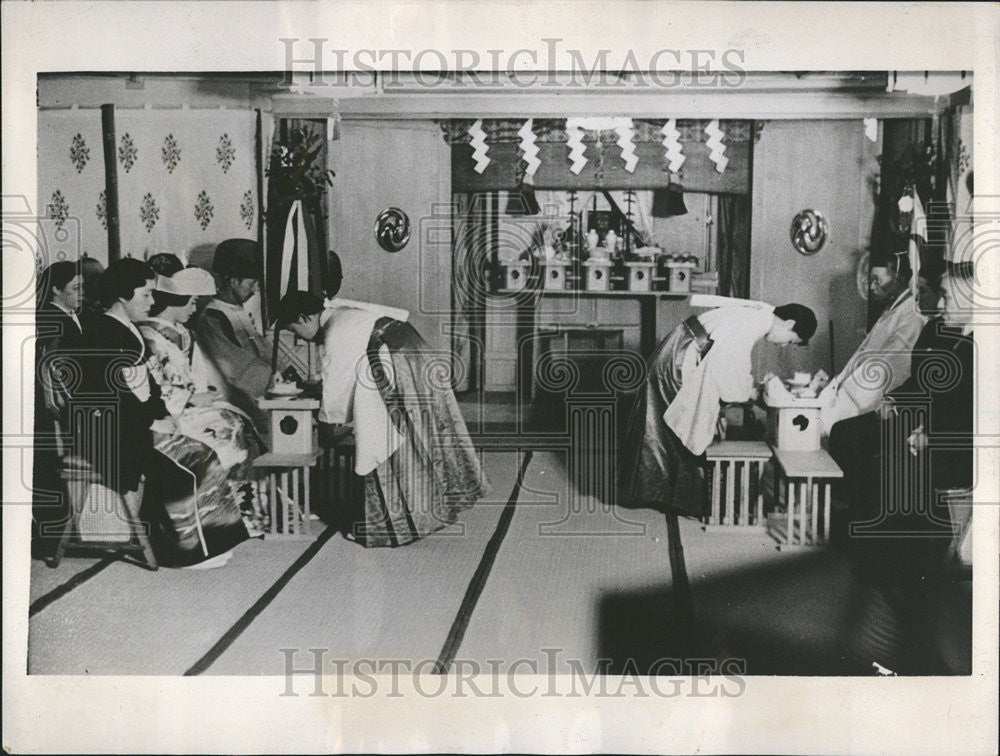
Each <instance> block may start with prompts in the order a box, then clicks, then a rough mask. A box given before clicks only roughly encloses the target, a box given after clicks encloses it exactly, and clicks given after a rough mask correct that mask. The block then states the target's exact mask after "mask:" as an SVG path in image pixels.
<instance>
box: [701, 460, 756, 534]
mask: <svg viewBox="0 0 1000 756" xmlns="http://www.w3.org/2000/svg"><path fill="white" fill-rule="evenodd" d="M705 456H706V457H707V458H708V461H709V464H710V466H711V468H712V493H711V496H712V511H711V512H710V513H709V516H708V517H707V518H705V529H706V530H708V529H709V528H712V527H714V526H719V525H724V526H726V527H740V528H747V527H759V528H763V527H764V525H765V523H764V494H763V491H762V490H761V485H760V478H761V472H762V467H763V465H764V463H765V462H767V461H768V460H769V459H771V457H772V452H771V447H769V446H768V445H767V444H766V443H764V442H763V441H719V442H716V443H714V444H712V445H711V446H709V447H708V449H706V450H705ZM737 465H738V466H739V468H740V469H739V470H738V471H737ZM723 486H725V501H723V497H722V493H723Z"/></svg>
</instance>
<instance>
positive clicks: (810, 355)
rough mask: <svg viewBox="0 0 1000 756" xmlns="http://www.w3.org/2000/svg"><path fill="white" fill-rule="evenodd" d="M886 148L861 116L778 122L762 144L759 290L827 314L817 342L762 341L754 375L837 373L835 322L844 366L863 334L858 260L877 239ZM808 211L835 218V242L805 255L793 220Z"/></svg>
mask: <svg viewBox="0 0 1000 756" xmlns="http://www.w3.org/2000/svg"><path fill="white" fill-rule="evenodd" d="M877 154H878V145H877V144H876V143H873V142H871V141H870V140H868V139H867V138H866V137H865V134H864V125H863V123H862V121H861V120H860V119H858V120H850V121H770V122H767V123H766V124H765V125H764V128H763V133H762V134H761V136H760V141H759V142H758V143H757V144H756V146H755V149H754V163H753V216H752V226H751V256H750V266H751V270H750V296H751V297H753V298H755V299H762V300H764V301H767V302H771V303H772V304H775V305H781V304H785V303H787V302H799V303H801V304H804V305H807V306H808V307H811V308H812V309H813V310H814V311H815V313H816V318H817V320H818V321H819V326H818V330H817V332H816V336H815V337H814V338H813V339H812V341H811V343H810V345H809V346H808V347H805V348H802V347H790V348H783V349H779V348H777V347H775V346H773V345H771V344H766V345H762V346H760V347H759V348H758V349H757V350H756V355H755V373H757V372H758V371H759V373H758V374H763V372H765V371H768V370H770V371H774V372H777V373H779V374H782V375H785V374H789V373H790V372H791V371H794V370H809V371H813V372H815V371H816V370H818V369H820V368H823V369H824V370H826V371H827V372H830V341H829V330H828V329H829V323H830V321H831V320H832V321H833V327H834V347H835V351H834V354H835V364H834V369H835V370H840V368H841V367H843V365H844V364H845V363H846V362H847V360H848V358H849V357H850V356H851V354H852V353H853V352H854V349H855V348H856V347H857V345H858V344H859V343H860V342H861V339H862V338H863V337H864V333H865V327H866V323H867V300H866V299H865V298H863V297H862V296H861V295H860V294H859V293H858V288H857V284H856V270H857V264H858V259H859V258H860V257H861V255H862V253H863V252H864V249H865V247H866V246H867V245H868V242H869V237H870V234H871V223H872V214H873V212H874V202H873V199H872V194H871V186H872V184H871V182H872V179H873V178H874V176H876V175H877V173H878V163H877V161H876V155H877ZM805 209H813V210H818V211H819V212H821V213H822V214H823V215H824V216H825V217H826V219H827V221H828V222H829V225H830V234H829V238H828V240H827V242H826V245H825V246H824V247H823V248H822V249H821V250H820V251H819V252H818V253H817V254H815V255H813V256H811V257H805V256H803V255H801V254H799V253H798V252H797V251H796V250H795V249H794V247H793V246H792V243H791V240H790V237H789V231H790V229H791V225H792V219H793V218H794V217H795V215H796V214H797V213H798V212H799V211H801V210H805Z"/></svg>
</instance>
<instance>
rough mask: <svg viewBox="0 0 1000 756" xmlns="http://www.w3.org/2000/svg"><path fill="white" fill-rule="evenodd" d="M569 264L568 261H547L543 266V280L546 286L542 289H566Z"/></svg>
mask: <svg viewBox="0 0 1000 756" xmlns="http://www.w3.org/2000/svg"><path fill="white" fill-rule="evenodd" d="M568 267H569V262H568V261H566V260H546V261H545V262H544V263H543V264H542V279H543V280H544V281H545V284H544V286H543V287H542V288H545V289H558V290H560V291H561V290H562V289H565V288H566V269H567V268H568Z"/></svg>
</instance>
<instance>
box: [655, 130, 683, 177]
mask: <svg viewBox="0 0 1000 756" xmlns="http://www.w3.org/2000/svg"><path fill="white" fill-rule="evenodd" d="M660 133H661V134H663V147H664V149H665V150H666V152H665V156H666V158H667V160H669V161H670V163H669V165H668V168H669V169H670V172H671V173H677V171H679V170H680V169H681V166H682V165H684V161H685V160H686V159H687V158H685V157H684V152H683V149H682V147H681V139H680V137H681V132H679V131H678V130H677V122H676V121H675V120H674V119H673V118H671V119H669V120H668V121H667V122H666V123H665V124H663V128H662V129H660Z"/></svg>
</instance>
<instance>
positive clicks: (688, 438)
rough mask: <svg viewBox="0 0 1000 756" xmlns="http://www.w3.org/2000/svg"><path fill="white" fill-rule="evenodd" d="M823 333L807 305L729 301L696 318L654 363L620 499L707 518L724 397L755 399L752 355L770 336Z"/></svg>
mask: <svg viewBox="0 0 1000 756" xmlns="http://www.w3.org/2000/svg"><path fill="white" fill-rule="evenodd" d="M815 331H816V316H815V315H814V314H813V312H812V310H810V309H809V308H808V307H804V306H803V305H800V304H786V305H782V306H781V307H777V308H774V307H772V306H771V305H767V304H764V303H760V305H759V306H727V307H720V308H717V309H714V310H709V311H707V312H704V313H702V314H701V315H698V316H691V317H690V318H688V319H687V320H685V321H684V322H683V323H681V324H680V325H679V326H677V327H676V328H675V329H674V330H673V331H671V332H670V334H669V335H668V336H667V338H666V339H664V340H663V341H662V342H661V343H660V345H659V347H657V349H656V351H655V352H654V353H653V355H652V357H651V358H650V359H649V362H648V363H647V378H646V386H645V389H644V390H640V393H639V395H638V396H637V398H636V403H635V405H634V407H633V410H632V414H631V417H630V420H629V424H628V427H627V429H626V435H625V443H624V445H623V448H622V456H621V459H622V464H621V467H620V471H619V476H620V477H619V484H620V485H619V491H620V497H619V503H620V504H622V505H623V506H627V507H650V508H653V509H657V510H660V511H663V512H668V513H669V512H671V511H672V512H676V513H679V514H684V515H689V516H692V517H700V516H702V514H703V513H704V508H705V500H706V497H705V491H704V480H703V476H702V471H701V459H702V455H703V454H704V452H705V449H706V448H708V445H709V444H710V443H711V442H712V438H713V437H714V435H715V430H716V427H717V422H718V419H719V409H720V402H745V401H748V400H749V399H751V398H752V397H753V393H754V381H753V376H752V374H751V363H750V354H751V352H752V351H753V347H754V344H756V343H757V342H758V341H759V340H760V339H762V338H767V340H768V341H771V342H773V343H775V344H780V345H789V344H806V343H808V341H809V338H810V337H811V336H812V335H813V333H815Z"/></svg>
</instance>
